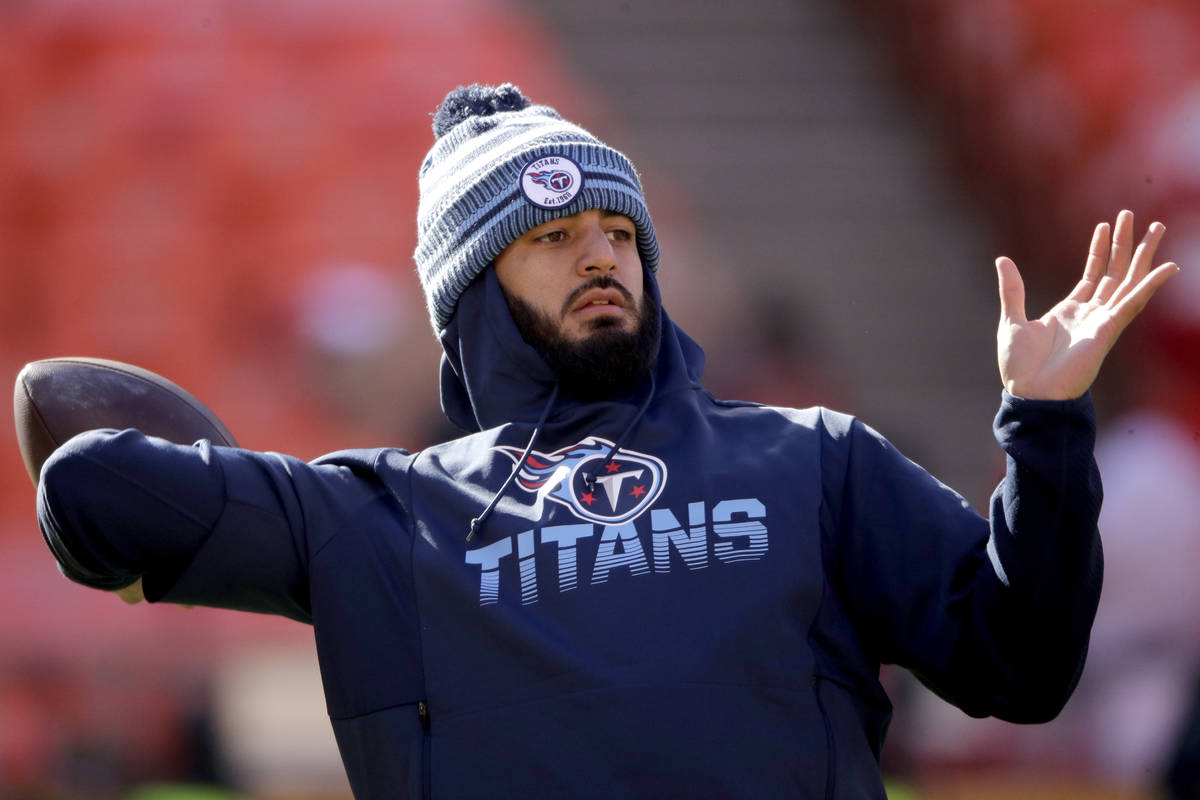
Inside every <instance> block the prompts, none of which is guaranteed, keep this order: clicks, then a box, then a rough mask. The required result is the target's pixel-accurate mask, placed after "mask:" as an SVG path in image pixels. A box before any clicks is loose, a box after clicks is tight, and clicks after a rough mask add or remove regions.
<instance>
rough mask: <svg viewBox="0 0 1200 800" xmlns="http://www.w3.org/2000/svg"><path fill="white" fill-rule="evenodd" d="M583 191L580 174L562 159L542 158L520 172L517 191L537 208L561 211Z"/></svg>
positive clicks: (572, 164) (568, 160)
mask: <svg viewBox="0 0 1200 800" xmlns="http://www.w3.org/2000/svg"><path fill="white" fill-rule="evenodd" d="M582 188H583V170H581V169H580V168H579V165H578V164H576V163H575V162H574V161H572V160H571V159H569V158H567V157H566V156H555V155H550V156H542V157H541V158H539V159H537V160H536V161H531V162H529V163H528V164H526V165H525V169H523V170H521V191H522V192H524V194H525V199H527V200H528V201H529V202H531V203H533V204H534V205H535V206H538V207H539V208H562V207H563V206H565V205H566V204H567V203H570V202H571V201H572V200H574V199H575V196H576V195H577V194H579V190H580V189H582Z"/></svg>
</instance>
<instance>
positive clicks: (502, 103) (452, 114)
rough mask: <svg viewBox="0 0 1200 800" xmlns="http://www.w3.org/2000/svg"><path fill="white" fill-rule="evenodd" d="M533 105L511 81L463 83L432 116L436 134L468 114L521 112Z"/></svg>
mask: <svg viewBox="0 0 1200 800" xmlns="http://www.w3.org/2000/svg"><path fill="white" fill-rule="evenodd" d="M530 105H532V104H531V103H530V102H529V98H528V97H526V96H525V95H523V94H521V90H520V89H518V88H517V87H516V86H513V85H512V84H511V83H504V84H501V85H500V86H481V85H480V84H478V83H476V84H473V85H471V86H460V87H458V88H457V89H455V90H454V91H452V92H450V94H448V95H446V99H445V100H443V101H442V104H441V105H440V106H438V110H437V111H436V112H434V115H433V135H434V136H436V137H437V138H439V139H440V138H442V136H443V135H445V133H446V132H447V131H449V130H450V129H451V128H453V127H454V126H455V125H457V124H458V123H460V122H462V121H463V120H465V119H467V118H468V117H487V116H491V115H492V114H495V113H497V112H498V111H521V110H523V109H526V108H529V106H530Z"/></svg>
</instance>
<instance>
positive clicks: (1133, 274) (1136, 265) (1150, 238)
mask: <svg viewBox="0 0 1200 800" xmlns="http://www.w3.org/2000/svg"><path fill="white" fill-rule="evenodd" d="M1166 230H1167V229H1166V226H1164V225H1163V224H1162V223H1161V222H1152V223H1150V227H1149V229H1148V230H1147V231H1146V235H1145V236H1143V237H1142V241H1141V244H1139V245H1138V247H1137V250H1136V251H1135V252H1134V254H1133V261H1132V263H1131V264H1130V267H1129V272H1128V273H1127V274H1126V275H1125V280H1123V281H1121V284H1120V286H1118V287H1117V290H1116V291H1115V292H1114V293H1113V295H1112V297H1110V298H1109V299H1108V305H1109V306H1116V305H1117V304H1118V303H1120V302H1121V301H1122V300H1124V299H1125V297H1126V296H1128V295H1129V293H1130V292H1132V291H1133V290H1134V288H1135V287H1136V286H1138V284H1140V283H1141V282H1142V279H1143V278H1145V277H1146V275H1147V274H1148V273H1149V272H1150V267H1151V265H1152V264H1153V263H1154V253H1155V252H1156V251H1157V250H1158V243H1159V242H1160V241H1162V236H1163V233H1164V232H1165V231H1166Z"/></svg>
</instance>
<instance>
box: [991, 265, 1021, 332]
mask: <svg viewBox="0 0 1200 800" xmlns="http://www.w3.org/2000/svg"><path fill="white" fill-rule="evenodd" d="M996 278H997V280H998V281H999V284H1000V321H1001V323H1005V322H1007V323H1011V324H1016V325H1020V324H1023V323H1024V322H1025V321H1026V319H1025V283H1024V281H1022V280H1021V273H1020V272H1019V271H1018V270H1017V265H1016V264H1014V263H1013V260H1012V259H1011V258H1009V257H1008V256H1001V257H1000V258H997V259H996Z"/></svg>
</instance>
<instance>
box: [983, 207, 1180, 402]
mask: <svg viewBox="0 0 1200 800" xmlns="http://www.w3.org/2000/svg"><path fill="white" fill-rule="evenodd" d="M1164 230H1165V228H1164V227H1163V226H1162V224H1161V223H1158V222H1155V223H1153V224H1152V225H1151V226H1150V229H1149V230H1148V231H1147V232H1146V235H1145V237H1144V238H1143V239H1142V242H1141V244H1139V245H1138V247H1137V250H1136V252H1135V251H1134V249H1133V214H1132V213H1131V212H1129V211H1122V212H1121V213H1120V214H1118V215H1117V222H1116V225H1115V226H1114V230H1113V235H1112V236H1111V241H1110V236H1109V225H1108V223H1107V222H1102V223H1100V224H1099V225H1097V226H1096V232H1095V234H1094V235H1093V236H1092V245H1091V248H1090V250H1089V252H1088V259H1087V264H1086V266H1085V267H1084V271H1083V278H1082V279H1081V280H1080V281H1079V283H1078V284H1076V286H1075V288H1074V289H1073V290H1072V291H1071V293H1070V294H1069V295H1067V297H1066V298H1064V299H1063V300H1062V301H1060V302H1059V303H1058V304H1057V305H1055V306H1054V307H1053V308H1051V309H1050V310H1049V311H1047V312H1046V313H1045V314H1043V315H1042V316H1041V317H1040V318H1039V319H1035V320H1029V319H1026V317H1025V286H1024V284H1023V283H1022V281H1021V274H1020V272H1018V271H1017V265H1016V264H1014V263H1013V262H1012V260H1011V259H1009V258H1007V257H1001V258H999V259H997V260H996V272H997V274H998V277H999V281H1000V327H999V329H998V330H997V333H996V349H997V355H998V357H999V363H1000V377H1001V379H1002V380H1003V381H1004V388H1006V389H1007V390H1008V391H1009V392H1010V393H1012V394H1015V395H1019V396H1021V397H1029V398H1035V399H1043V400H1066V399H1069V398H1072V397H1079V396H1080V395H1082V394H1083V393H1084V392H1086V391H1087V390H1088V388H1089V387H1090V386H1091V385H1092V381H1094V380H1095V379H1096V374H1097V373H1098V372H1099V371H1100V365H1101V364H1102V363H1103V362H1104V357H1105V356H1106V355H1108V351H1109V350H1111V349H1112V346H1113V345H1114V344H1115V343H1116V341H1117V337H1119V336H1120V335H1121V332H1122V331H1124V330H1125V326H1127V325H1128V324H1129V323H1130V322H1131V321H1132V320H1133V318H1134V317H1136V316H1137V315H1138V313H1139V312H1140V311H1141V310H1142V309H1143V308H1144V307H1145V305H1146V303H1147V302H1149V300H1150V298H1151V297H1152V296H1153V295H1154V293H1155V292H1156V291H1158V288H1159V287H1160V286H1162V285H1163V283H1165V282H1166V280H1167V279H1168V278H1170V277H1171V276H1172V275H1174V274H1175V273H1176V272H1178V271H1179V267H1177V266H1176V265H1175V264H1173V263H1166V264H1162V265H1160V266H1158V267H1157V268H1155V269H1154V270H1151V269H1150V265H1151V263H1152V262H1153V259H1154V252H1155V250H1157V249H1158V243H1159V241H1160V240H1161V239H1162V234H1163V231H1164Z"/></svg>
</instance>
